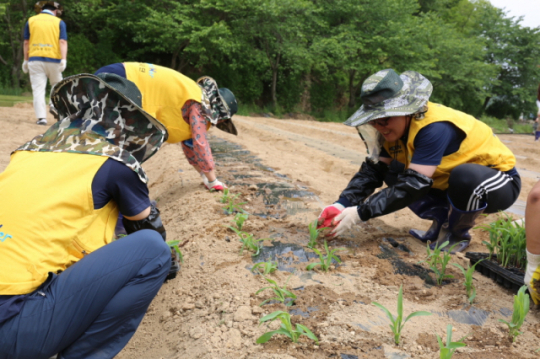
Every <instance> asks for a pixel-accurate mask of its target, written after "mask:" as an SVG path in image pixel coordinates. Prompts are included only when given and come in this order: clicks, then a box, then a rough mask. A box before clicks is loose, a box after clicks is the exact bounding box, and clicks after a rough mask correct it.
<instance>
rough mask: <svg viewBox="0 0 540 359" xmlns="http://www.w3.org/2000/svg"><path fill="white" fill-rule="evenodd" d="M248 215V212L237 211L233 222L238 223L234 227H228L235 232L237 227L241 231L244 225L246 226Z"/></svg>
mask: <svg viewBox="0 0 540 359" xmlns="http://www.w3.org/2000/svg"><path fill="white" fill-rule="evenodd" d="M248 217H249V214H247V213H237V214H236V215H235V216H234V220H232V221H231V222H232V223H233V224H235V225H236V228H234V227H228V228H230V229H232V230H233V231H235V232H236V229H238V230H239V231H241V230H242V227H243V226H244V222H245V221H246V220H247V219H248Z"/></svg>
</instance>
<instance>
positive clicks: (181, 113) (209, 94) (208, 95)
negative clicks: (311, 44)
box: [95, 62, 238, 191]
mask: <svg viewBox="0 0 540 359" xmlns="http://www.w3.org/2000/svg"><path fill="white" fill-rule="evenodd" d="M100 73H113V74H116V75H118V76H121V77H124V78H127V79H128V80H130V81H132V82H134V83H135V84H136V85H137V87H138V88H139V90H140V91H141V93H142V96H143V99H142V103H143V109H144V110H145V111H147V112H148V113H150V114H152V115H153V116H155V117H156V118H157V119H158V120H159V121H161V122H162V123H163V124H164V125H165V127H166V128H167V131H168V133H169V139H168V140H167V142H168V143H178V142H180V143H181V144H182V149H183V151H184V154H185V155H186V158H187V160H188V162H189V163H190V164H191V165H192V166H193V168H194V169H195V170H196V171H197V172H199V173H200V175H201V177H202V180H203V184H204V185H205V187H206V188H207V189H208V190H210V191H221V190H223V189H224V188H226V187H227V186H226V185H225V184H224V183H222V182H221V181H219V180H218V179H217V177H216V172H215V163H214V159H213V156H212V151H211V149H210V144H209V143H208V139H207V135H206V134H207V131H208V129H209V128H210V126H212V125H213V126H216V127H217V128H219V129H220V130H223V131H225V132H228V133H231V134H233V135H237V134H238V132H237V130H236V127H235V126H234V124H233V122H232V120H231V118H232V116H233V115H234V114H235V113H236V112H237V111H238V104H237V102H236V98H235V97H234V94H233V93H232V92H231V91H230V90H229V89H227V88H218V87H217V84H216V81H214V79H212V78H210V77H207V76H206V77H202V78H200V79H198V80H197V82H195V81H193V80H192V79H190V78H189V77H187V76H185V75H183V74H181V73H180V72H178V71H174V70H172V69H169V68H167V67H163V66H158V65H153V64H147V63H140V62H125V63H117V64H112V65H107V66H104V67H102V68H100V69H99V70H97V71H96V72H95V74H100Z"/></svg>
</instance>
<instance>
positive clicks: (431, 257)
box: [419, 241, 458, 285]
mask: <svg viewBox="0 0 540 359" xmlns="http://www.w3.org/2000/svg"><path fill="white" fill-rule="evenodd" d="M448 243H449V241H446V242H444V243H442V244H441V245H440V246H439V244H438V243H437V244H436V245H435V248H434V249H433V250H431V249H430V248H429V244H430V243H429V242H428V244H427V246H426V247H427V257H426V259H425V260H423V261H421V262H419V263H427V265H428V266H429V268H431V270H432V271H433V273H435V275H436V276H437V277H436V280H437V284H438V285H441V284H442V282H443V281H444V280H445V279H452V278H454V276H453V275H451V274H446V267H448V262H450V259H452V255H451V253H452V250H453V249H454V247H455V246H457V245H458V243H456V244H454V245H453V246H452V247H450V248H449V249H448V250H447V251H443V249H444V248H446V247H447V246H448ZM441 255H442V256H441Z"/></svg>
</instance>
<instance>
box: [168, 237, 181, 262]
mask: <svg viewBox="0 0 540 359" xmlns="http://www.w3.org/2000/svg"><path fill="white" fill-rule="evenodd" d="M166 243H167V245H169V247H171V248H173V249H174V251H175V252H176V253H178V257H179V259H180V263H184V256H183V255H182V252H180V247H179V246H178V244H180V241H167V242H166Z"/></svg>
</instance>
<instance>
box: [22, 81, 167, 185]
mask: <svg viewBox="0 0 540 359" xmlns="http://www.w3.org/2000/svg"><path fill="white" fill-rule="evenodd" d="M51 99H52V102H53V104H54V107H55V108H56V109H57V110H58V114H59V118H60V121H58V122H56V123H55V124H54V125H53V126H51V127H50V128H49V129H48V130H47V131H46V132H45V133H44V134H41V135H39V136H36V137H35V138H34V139H32V140H31V141H29V142H27V143H26V144H24V145H23V146H21V147H19V148H18V149H17V150H16V151H41V152H70V153H82V154H90V155H97V156H106V157H109V158H111V159H113V160H116V161H119V162H122V163H124V164H125V165H126V166H128V167H129V168H131V169H132V170H133V171H135V172H136V173H137V175H138V176H139V179H140V180H141V181H142V182H144V183H147V182H148V177H147V176H146V173H145V172H144V170H143V169H142V167H141V164H142V163H143V162H145V161H146V160H148V159H149V158H150V157H152V156H153V155H154V154H155V153H156V152H157V151H158V150H159V148H160V147H161V145H162V144H163V142H165V141H166V139H167V130H166V129H165V126H163V124H162V123H161V122H159V121H158V120H157V119H155V118H154V117H152V116H151V115H150V114H148V113H146V112H145V111H144V110H143V109H142V108H141V99H142V96H141V93H140V91H139V89H138V88H137V86H136V85H135V84H134V83H133V82H131V81H129V80H127V79H125V78H122V77H120V76H117V75H114V74H106V73H104V74H99V75H97V76H96V75H91V74H79V75H74V76H69V77H66V78H65V79H63V80H62V81H60V82H58V83H57V84H56V85H55V86H54V87H53V89H52V91H51Z"/></svg>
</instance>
